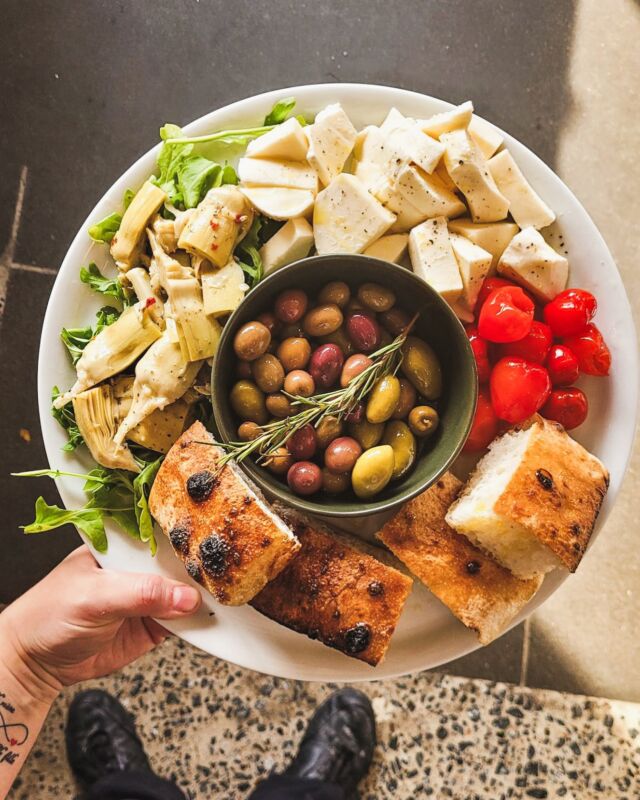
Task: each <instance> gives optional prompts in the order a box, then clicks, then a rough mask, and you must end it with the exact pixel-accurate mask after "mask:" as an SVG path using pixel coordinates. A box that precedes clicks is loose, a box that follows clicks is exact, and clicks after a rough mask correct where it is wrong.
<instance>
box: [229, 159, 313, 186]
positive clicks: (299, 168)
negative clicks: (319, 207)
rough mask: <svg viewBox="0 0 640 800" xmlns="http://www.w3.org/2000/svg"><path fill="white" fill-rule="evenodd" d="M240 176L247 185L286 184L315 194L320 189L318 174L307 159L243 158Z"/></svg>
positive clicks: (240, 163)
mask: <svg viewBox="0 0 640 800" xmlns="http://www.w3.org/2000/svg"><path fill="white" fill-rule="evenodd" d="M238 177H239V178H240V181H241V182H242V183H243V184H244V185H246V186H285V187H287V188H289V189H305V190H306V191H309V192H313V193H314V194H315V192H317V191H318V176H317V174H316V171H315V169H313V167H311V166H310V165H309V164H308V163H307V162H306V161H275V160H270V159H267V158H241V159H240V162H239V163H238Z"/></svg>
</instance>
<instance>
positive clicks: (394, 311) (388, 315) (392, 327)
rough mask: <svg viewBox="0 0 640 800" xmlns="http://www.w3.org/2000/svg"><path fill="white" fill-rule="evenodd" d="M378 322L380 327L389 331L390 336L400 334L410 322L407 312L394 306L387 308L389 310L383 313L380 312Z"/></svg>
mask: <svg viewBox="0 0 640 800" xmlns="http://www.w3.org/2000/svg"><path fill="white" fill-rule="evenodd" d="M379 319H380V322H381V324H382V327H383V328H384V329H385V330H386V331H389V333H390V334H391V335H392V336H394V337H395V336H400V334H401V333H402V332H403V331H404V329H405V328H406V327H407V325H408V324H409V323H410V322H411V317H410V316H409V315H408V314H407V312H406V311H405V310H404V309H402V308H398V307H397V306H396V307H395V308H391V309H389V311H385V312H384V313H383V314H380V317H379Z"/></svg>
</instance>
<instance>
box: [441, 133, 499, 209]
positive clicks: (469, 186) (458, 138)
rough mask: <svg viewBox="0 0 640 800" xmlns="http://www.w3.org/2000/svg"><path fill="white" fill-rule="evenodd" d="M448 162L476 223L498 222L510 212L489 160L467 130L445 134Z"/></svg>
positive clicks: (443, 139)
mask: <svg viewBox="0 0 640 800" xmlns="http://www.w3.org/2000/svg"><path fill="white" fill-rule="evenodd" d="M441 141H442V143H443V144H444V146H445V154H444V163H445V165H446V167H447V172H448V173H449V175H450V176H451V179H452V180H453V182H454V183H455V184H456V186H457V187H458V189H460V191H461V192H462V194H463V195H464V196H465V197H466V199H467V203H468V204H469V210H470V212H471V218H472V219H473V221H474V222H497V221H498V220H501V219H504V218H505V217H506V216H507V214H508V213H509V201H508V200H507V198H506V197H504V195H502V194H501V193H500V191H499V189H498V187H497V186H496V183H495V181H494V180H493V177H492V176H491V173H490V172H489V168H488V167H487V161H486V159H485V158H484V156H483V155H482V153H481V152H480V151H479V150H478V148H477V147H476V146H475V144H474V143H473V142H472V141H471V138H470V137H469V134H468V133H467V131H466V130H455V131H450V132H449V133H443V134H442V137H441Z"/></svg>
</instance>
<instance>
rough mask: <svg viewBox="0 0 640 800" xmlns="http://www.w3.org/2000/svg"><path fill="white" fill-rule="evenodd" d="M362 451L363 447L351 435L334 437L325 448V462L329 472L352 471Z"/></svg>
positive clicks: (337, 473)
mask: <svg viewBox="0 0 640 800" xmlns="http://www.w3.org/2000/svg"><path fill="white" fill-rule="evenodd" d="M361 453H362V447H360V445H359V444H358V442H356V440H355V439H352V438H351V436H340V437H339V438H338V439H334V440H333V441H332V442H331V444H330V445H329V447H327V449H326V450H325V454H324V463H325V466H326V468H327V469H328V470H329V472H333V473H335V474H336V475H339V474H341V473H343V472H351V470H352V469H353V465H354V464H355V463H356V461H357V460H358V458H359V457H360V455H361Z"/></svg>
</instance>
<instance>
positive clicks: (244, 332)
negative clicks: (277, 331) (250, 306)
mask: <svg viewBox="0 0 640 800" xmlns="http://www.w3.org/2000/svg"><path fill="white" fill-rule="evenodd" d="M270 341H271V334H270V333H269V328H267V327H265V326H264V325H263V324H262V323H261V322H258V321H257V320H254V321H253V322H247V323H246V324H245V325H243V326H242V327H241V328H240V330H239V331H238V332H237V333H236V335H235V338H234V340H233V349H234V350H235V351H236V355H237V356H238V358H242V359H244V360H245V361H255V360H256V358H260V356H261V355H262V354H263V353H266V351H267V347H269V342H270Z"/></svg>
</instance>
